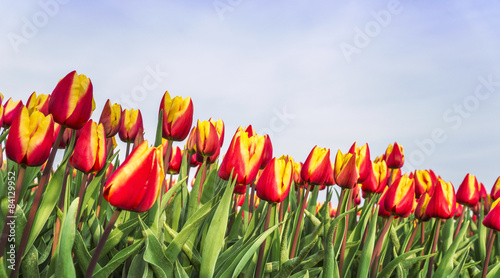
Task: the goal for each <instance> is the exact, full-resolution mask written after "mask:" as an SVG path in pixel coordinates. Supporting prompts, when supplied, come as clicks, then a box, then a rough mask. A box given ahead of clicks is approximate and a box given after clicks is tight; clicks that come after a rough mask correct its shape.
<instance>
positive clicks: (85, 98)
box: [49, 71, 95, 129]
mask: <svg viewBox="0 0 500 278" xmlns="http://www.w3.org/2000/svg"><path fill="white" fill-rule="evenodd" d="M94 109H95V103H94V97H93V89H92V82H91V81H90V79H89V78H88V77H87V76H85V75H83V74H80V75H79V74H78V73H76V71H72V72H70V73H68V74H67V75H66V76H65V77H64V78H63V79H61V80H60V81H59V82H58V83H57V85H56V87H55V89H54V91H53V92H52V94H51V96H50V101H49V112H50V114H52V116H53V117H54V122H56V123H58V124H60V125H62V126H65V127H69V128H72V129H80V128H82V127H83V126H84V125H85V124H86V123H87V122H88V120H89V119H90V116H91V115H92V111H94Z"/></svg>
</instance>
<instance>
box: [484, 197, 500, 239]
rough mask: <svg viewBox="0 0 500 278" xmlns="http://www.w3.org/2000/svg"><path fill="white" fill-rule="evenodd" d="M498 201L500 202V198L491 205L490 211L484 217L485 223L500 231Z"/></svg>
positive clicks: (499, 207)
mask: <svg viewBox="0 0 500 278" xmlns="http://www.w3.org/2000/svg"><path fill="white" fill-rule="evenodd" d="M498 202H500V200H496V201H495V202H493V204H492V205H491V210H490V212H489V213H488V214H487V215H486V216H485V217H484V220H483V225H484V226H486V227H488V228H490V229H493V230H495V231H497V232H500V221H498V219H500V206H499V205H498Z"/></svg>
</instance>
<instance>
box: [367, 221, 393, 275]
mask: <svg viewBox="0 0 500 278" xmlns="http://www.w3.org/2000/svg"><path fill="white" fill-rule="evenodd" d="M392 220H394V215H391V216H390V217H389V219H388V220H387V221H386V222H385V225H384V228H383V229H382V232H381V233H380V236H379V238H378V240H377V244H376V245H375V248H374V249H373V256H372V259H371V262H370V266H371V268H372V275H371V277H372V278H375V277H376V276H377V272H378V267H379V264H378V261H379V259H380V252H381V250H382V244H383V243H384V238H385V235H386V234H387V231H388V230H389V227H391V224H392Z"/></svg>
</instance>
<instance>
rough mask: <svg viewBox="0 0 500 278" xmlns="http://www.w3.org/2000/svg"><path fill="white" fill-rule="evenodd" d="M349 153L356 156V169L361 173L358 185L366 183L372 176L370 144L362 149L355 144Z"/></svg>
mask: <svg viewBox="0 0 500 278" xmlns="http://www.w3.org/2000/svg"><path fill="white" fill-rule="evenodd" d="M349 153H352V154H356V168H358V171H359V178H358V183H362V182H364V181H365V180H366V179H367V178H368V175H369V174H370V164H371V160H370V148H369V147H368V143H366V144H364V145H363V146H361V147H358V145H357V143H356V142H354V144H352V146H351V148H350V149H349Z"/></svg>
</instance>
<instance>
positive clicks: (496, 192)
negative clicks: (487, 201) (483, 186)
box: [490, 177, 500, 200]
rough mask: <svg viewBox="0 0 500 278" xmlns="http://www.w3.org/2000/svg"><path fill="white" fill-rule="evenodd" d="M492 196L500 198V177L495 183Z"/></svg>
mask: <svg viewBox="0 0 500 278" xmlns="http://www.w3.org/2000/svg"><path fill="white" fill-rule="evenodd" d="M490 196H491V198H492V199H493V200H496V199H498V198H500V177H498V178H497V180H496V181H495V184H493V187H492V188H491V193H490Z"/></svg>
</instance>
